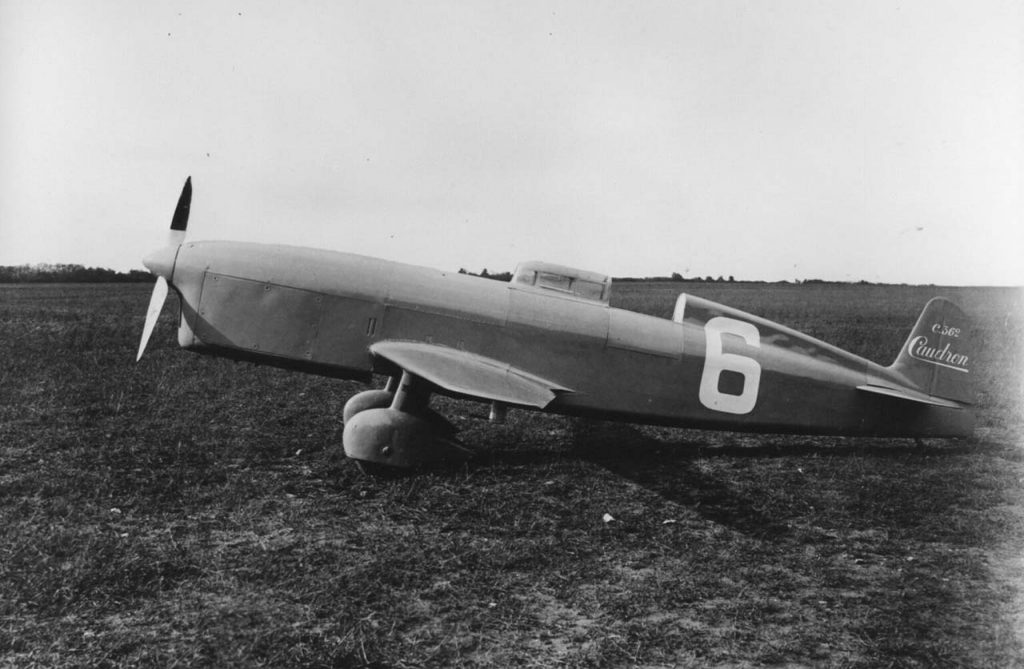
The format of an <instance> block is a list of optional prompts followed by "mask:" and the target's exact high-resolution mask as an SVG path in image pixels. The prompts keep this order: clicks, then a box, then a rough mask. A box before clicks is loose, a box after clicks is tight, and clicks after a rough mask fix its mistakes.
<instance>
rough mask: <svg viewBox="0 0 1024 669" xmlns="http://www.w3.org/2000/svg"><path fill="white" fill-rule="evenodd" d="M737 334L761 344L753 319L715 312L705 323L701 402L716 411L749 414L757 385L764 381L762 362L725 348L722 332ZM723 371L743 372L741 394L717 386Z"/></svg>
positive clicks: (758, 344) (751, 342) (753, 402)
mask: <svg viewBox="0 0 1024 669" xmlns="http://www.w3.org/2000/svg"><path fill="white" fill-rule="evenodd" d="M723 335H735V336H737V337H740V338H741V339H743V341H745V342H746V343H747V345H748V346H753V347H755V348H761V334H760V333H759V332H758V331H757V328H756V327H755V326H754V325H753V324H751V323H745V322H744V321H738V320H736V319H734V318H728V317H726V316H716V317H715V318H712V319H711V320H709V321H708V322H707V323H705V324H704V341H705V343H706V344H705V345H706V352H705V353H704V373H703V374H702V375H701V377H700V403H701V404H703V405H704V406H706V407H707V408H709V409H712V410H714V411H722V412H724V413H732V414H748V413H750V412H751V411H753V410H754V405H755V404H757V389H758V387H759V386H760V384H761V365H759V364H758V362H757V360H754V359H753V358H748V357H747V356H745V355H739V354H737V353H723V352H722V336H723ZM722 372H735V373H737V374H740V375H742V376H743V392H741V393H740V394H739V395H731V394H729V393H723V392H722V391H721V390H719V389H718V381H719V378H720V377H721V375H722Z"/></svg>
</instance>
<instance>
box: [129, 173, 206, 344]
mask: <svg viewBox="0 0 1024 669" xmlns="http://www.w3.org/2000/svg"><path fill="white" fill-rule="evenodd" d="M191 206H192V177H188V178H187V179H185V186H184V188H182V189H181V196H180V197H178V206H177V207H175V208H174V217H173V218H172V219H171V230H170V233H169V235H168V237H167V246H166V247H164V248H162V249H158V250H156V251H154V252H153V253H151V254H149V255H148V256H146V257H145V259H143V261H142V264H144V265H145V266H146V268H147V269H148V270H149V271H150V272H152V273H153V274H156V285H154V286H153V294H152V295H151V296H150V298H149V310H148V311H146V325H145V326H144V327H143V328H142V340H141V341H140V342H139V352H138V354H137V355H136V356H135V362H138V361H139V360H141V359H142V354H143V353H145V352H146V344H148V343H149V338H150V336H152V334H153V328H155V327H156V322H157V319H159V318H160V312H161V311H162V310H163V307H164V301H165V300H166V299H167V292H168V291H167V288H168V280H169V279H170V278H171V276H172V275H173V273H174V259H175V257H176V256H177V255H178V247H180V246H181V244H182V242H184V241H185V231H186V229H187V228H188V212H189V208H190V207H191Z"/></svg>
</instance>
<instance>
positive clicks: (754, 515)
mask: <svg viewBox="0 0 1024 669" xmlns="http://www.w3.org/2000/svg"><path fill="white" fill-rule="evenodd" d="M569 435H570V443H569V445H568V448H567V449H565V450H562V451H552V450H540V449H533V450H523V449H521V448H517V449H511V450H504V449H502V448H500V447H499V448H498V449H496V450H488V451H487V452H486V455H484V456H483V457H481V458H479V459H478V460H477V461H475V463H474V465H473V466H475V467H483V468H487V467H493V466H502V465H506V466H507V465H514V466H521V465H531V464H542V463H550V462H555V461H564V460H566V459H575V460H579V461H584V462H589V463H593V464H595V465H598V466H600V467H602V468H604V469H606V470H608V471H610V472H612V473H613V474H615V475H617V476H621V477H623V478H624V479H627V480H629V481H632V482H633V483H635V484H637V485H639V486H640V487H642V488H644V489H646V490H649V491H651V492H654V493H655V494H657V495H659V496H660V497H662V498H663V499H666V500H668V501H671V502H674V503H677V504H681V505H684V506H687V507H690V508H692V509H694V510H695V511H696V512H697V513H699V514H700V515H701V516H702V517H704V518H707V519H708V520H712V521H714V522H716V523H720V524H722V525H725V526H728V527H731V528H733V529H736V530H738V531H741V532H743V533H745V534H749V535H756V536H762V537H763V536H777V535H781V534H785V533H787V532H788V531H789V529H788V528H787V526H786V525H785V523H783V522H780V520H779V519H778V518H773V517H769V516H768V515H766V514H764V513H762V512H761V511H760V510H759V509H758V507H759V505H760V504H759V500H758V499H756V498H755V497H754V496H753V495H751V494H750V493H749V492H746V493H744V492H742V491H739V490H738V489H737V486H736V485H735V484H734V483H733V482H732V481H730V480H729V477H728V476H727V475H723V474H722V473H721V470H720V469H719V471H718V472H717V473H716V472H715V471H713V470H715V469H716V468H714V467H707V466H705V465H704V464H703V463H705V462H706V461H708V460H716V459H722V458H730V459H736V458H742V459H745V460H746V459H750V460H757V459H761V460H765V461H770V460H776V459H780V458H791V457H797V458H798V457H807V456H820V457H828V458H852V457H870V458H885V459H888V458H906V457H914V456H921V457H925V456H929V457H934V456H937V455H944V456H954V455H962V454H964V453H969V452H972V451H973V450H975V448H973V447H972V446H971V445H969V444H968V443H966V442H965V441H964V440H956V441H954V442H945V440H944V443H943V444H942V445H941V446H939V447H937V448H936V447H934V443H931V442H932V440H929V442H920V441H916V440H913V439H866V438H856V439H838V438H835V437H814V436H796V437H794V436H792V435H740V434H734V433H718V432H703V431H696V430H694V431H689V430H686V431H683V430H681V431H678V434H672V433H670V434H669V435H668V438H656V437H653V436H651V435H650V434H649V433H647V430H646V429H644V428H641V427H638V426H635V425H630V424H623V423H607V422H593V421H585V420H578V421H574V423H573V425H572V427H571V429H570V432H569Z"/></svg>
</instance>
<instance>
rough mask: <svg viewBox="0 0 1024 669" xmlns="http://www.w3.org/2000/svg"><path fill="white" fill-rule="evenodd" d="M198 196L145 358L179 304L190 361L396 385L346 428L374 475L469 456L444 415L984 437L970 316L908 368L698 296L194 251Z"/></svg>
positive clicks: (330, 255) (157, 295) (357, 400)
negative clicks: (477, 410)
mask: <svg viewBox="0 0 1024 669" xmlns="http://www.w3.org/2000/svg"><path fill="white" fill-rule="evenodd" d="M191 198H192V183H191V177H190V178H189V179H187V180H186V182H185V186H184V189H183V190H182V193H181V196H180V198H179V201H178V205H177V208H176V210H175V212H174V216H173V219H172V221H171V233H170V239H169V240H168V244H167V245H166V246H164V247H163V248H160V249H158V250H156V251H155V252H153V253H151V254H150V255H148V256H147V257H146V258H145V260H144V261H143V262H144V264H145V266H146V267H147V268H148V269H149V270H150V271H151V272H152V273H153V274H155V275H156V276H157V279H156V285H155V287H154V289H153V296H152V298H151V300H150V305H149V311H148V313H147V315H146V321H145V327H144V329H143V334H142V341H141V342H140V345H139V351H138V356H137V358H136V360H137V361H138V360H139V359H141V358H142V355H143V352H144V351H145V348H146V344H147V342H148V340H149V338H150V336H151V334H152V332H153V327H154V325H155V324H156V321H157V319H158V317H159V315H160V312H161V309H162V306H163V303H164V301H165V298H166V296H167V293H168V287H171V288H173V289H174V291H175V292H176V293H177V294H178V297H179V300H180V304H181V309H180V314H179V318H178V344H179V346H181V347H182V348H185V349H187V350H190V351H195V352H197V353H203V354H209V355H215V356H223V357H226V358H233V359H237V360H245V361H251V362H255V363H261V364H267V365H274V366H278V367H284V368H287V369H292V370H297V371H301V372H309V373H313V374H321V375H325V376H329V377H337V378H343V379H357V380H361V381H365V382H370V381H371V380H372V379H373V376H374V374H379V375H386V376H387V377H388V378H389V381H388V383H387V386H386V387H385V388H383V389H377V390H366V391H364V392H361V393H359V394H357V395H355V396H353V397H352V398H351V399H350V400H349V401H348V402H347V404H346V405H345V408H344V411H343V416H342V418H343V421H344V431H343V433H342V444H341V446H342V447H343V449H344V453H345V454H346V455H347V456H349V457H351V458H354V459H355V460H357V461H358V462H360V463H361V466H363V465H365V466H366V467H368V468H371V469H382V468H410V467H415V466H419V465H423V464H427V463H430V462H434V461H437V460H441V459H447V458H452V457H461V456H464V455H466V453H467V451H466V449H465V448H464V446H463V445H462V444H461V443H459V441H458V440H457V438H456V436H455V432H456V431H455V428H454V427H453V426H452V424H451V423H449V422H448V421H447V420H446V419H444V418H443V417H442V416H440V415H439V414H437V413H436V412H434V411H433V410H432V409H431V408H430V398H431V395H433V394H435V393H441V394H444V395H448V396H453V397H459V398H468V399H472V400H478V401H481V402H486V403H490V404H491V405H492V410H491V417H492V419H494V420H500V419H501V418H502V417H503V415H504V411H505V409H506V408H507V407H517V408H526V409H533V410H541V411H548V412H554V413H558V414H565V415H573V416H594V417H600V418H605V419H613V420H622V421H629V422H635V423H650V424H661V425H670V426H683V427H695V428H704V429H721V430H737V431H750V432H772V433H802V434H830V435H870V436H907V437H941V436H945V437H955V436H966V435H969V434H970V433H971V432H972V429H973V413H972V411H971V405H972V402H973V397H972V390H971V385H972V384H971V368H972V365H973V363H974V358H973V356H974V352H973V350H972V347H971V344H970V341H969V338H968V335H969V331H970V330H969V327H970V324H969V322H968V320H967V318H966V316H965V315H964V313H963V312H962V311H961V310H960V309H959V308H958V307H957V306H956V305H955V304H954V303H952V302H950V301H949V300H946V299H944V298H941V297H937V298H934V299H932V300H931V301H930V302H928V304H927V305H926V306H925V307H924V310H923V312H922V313H921V315H920V317H919V318H918V320H917V324H916V325H915V326H914V327H913V330H912V331H911V333H910V336H909V337H908V338H907V340H906V343H905V344H904V345H903V348H902V349H901V351H900V353H899V355H898V357H897V358H896V360H895V361H894V362H893V363H892V364H891V365H889V366H888V367H883V366H881V365H878V364H875V363H874V362H871V361H869V360H866V359H864V358H861V357H858V356H856V355H854V354H852V353H849V352H846V351H844V350H842V349H839V348H837V347H835V346H832V345H830V344H827V343H825V342H822V341H819V340H817V339H815V338H813V337H810V336H808V335H805V334H802V333H800V332H797V331H795V330H792V329H790V328H787V327H785V326H783V325H779V324H776V323H773V322H771V321H768V320H765V319H763V318H759V317H757V316H753V315H751V314H748V313H744V312H743V311H740V310H738V309H733V308H730V307H727V306H724V305H722V304H718V303H715V302H712V301H710V300H706V299H703V298H700V297H695V296H692V295H687V294H685V293H684V294H681V295H679V297H678V300H677V302H676V305H675V311H674V313H673V315H672V318H671V319H666V318H658V317H655V316H649V315H645V314H639V313H635V312H631V311H626V310H623V309H617V308H613V307H611V306H609V296H610V293H611V290H612V283H611V280H610V278H609V277H607V276H604V275H602V274H598V273H594V272H587V271H581V270H577V269H572V268H569V267H564V266H560V265H554V264H550V263H544V262H525V263H522V264H520V265H519V266H518V267H517V268H516V271H515V273H514V274H513V276H512V280H511V282H509V283H504V282H499V281H493V280H490V279H484V278H479V277H474V276H469V275H464V274H459V273H453V272H444V271H438V270H434V269H429V268H425V267H417V266H413V265H407V264H402V263H397V262H390V261H387V260H381V259H376V258H369V257H365V256H359V255H353V254H349V253H340V252H335V251H326V250H317V249H310V248H298V247H291V246H283V245H268V244H255V243H241V242H225V241H200V242H192V241H186V240H185V230H186V227H187V223H188V214H189V208H190V206H191Z"/></svg>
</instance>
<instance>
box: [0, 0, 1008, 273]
mask: <svg viewBox="0 0 1024 669" xmlns="http://www.w3.org/2000/svg"><path fill="white" fill-rule="evenodd" d="M187 175H192V179H193V184H194V187H195V194H194V198H193V203H192V218H191V221H190V227H189V234H190V238H191V239H235V240H250V241H264V242H275V243H288V244H296V245H301V246H317V247H326V248H332V249H337V250H344V251H352V252H355V253H362V254H367V255H375V256H382V257H386V258H390V259H394V260H401V261H405V262H412V263H417V264H422V265H428V266H432V267H437V268H442V269H458V268H460V267H465V268H467V269H470V270H474V271H478V270H479V269H481V268H485V267H486V268H488V269H489V270H490V271H503V270H511V269H512V268H513V267H514V265H515V263H516V262H517V261H519V260H525V259H541V260H550V261H553V262H558V263H562V264H569V265H576V266H579V267H582V268H585V269H591V270H595V271H602V272H606V273H609V274H612V275H616V276H626V275H632V276H638V275H639V276H643V275H667V274H670V273H672V272H680V273H682V274H684V275H686V276H694V275H699V276H705V275H713V276H718V275H725V276H728V275H734V276H736V278H737V279H739V278H749V279H772V280H775V279H794V278H824V279H839V280H858V279H866V280H869V281H890V282H908V283H940V284H1004V285H1006V284H1009V285H1021V284H1024V263H1022V262H1021V260H1020V257H1021V255H1022V251H1024V220H1022V212H1024V3H1020V2H1017V1H1011V0H1006V1H982V2H977V1H971V2H967V1H964V2H936V1H933V0H928V1H919V2H847V1H845V0H843V1H837V2H811V1H801V2H795V1H791V2H785V1H772V2H740V1H736V0H712V1H707V2H704V1H690V0H673V1H671V2H624V1H618V2H595V1H593V0H587V1H584V2H520V1H515V2H512V1H510V2H470V1H469V0H465V1H462V2H441V1H438V0H430V1H429V2H408V3H398V2H380V1H376V0H374V1H370V2H334V1H332V2H327V1H324V2H276V1H275V2H210V1H199V2H136V1H134V0H133V1H127V0H126V1H123V2H114V1H107V2H104V1H100V2H77V1H71V0H68V1H56V2H50V1H46V0H42V1H40V0H30V1H29V0H0V184H2V193H3V195H2V197H0V265H11V264H22V263H36V262H69V263H80V264H85V265H96V266H104V267H112V268H116V269H129V268H136V267H137V268H141V258H142V256H143V255H145V254H146V252H147V251H149V250H151V249H152V248H154V247H156V246H159V245H160V244H161V243H163V241H164V239H165V230H166V228H167V227H168V225H169V223H170V219H171V214H172V211H173V208H174V204H175V202H176V200H177V197H178V193H179V191H180V190H181V186H182V183H183V181H184V179H185V177H186V176H187Z"/></svg>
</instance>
